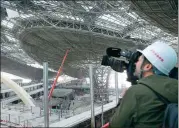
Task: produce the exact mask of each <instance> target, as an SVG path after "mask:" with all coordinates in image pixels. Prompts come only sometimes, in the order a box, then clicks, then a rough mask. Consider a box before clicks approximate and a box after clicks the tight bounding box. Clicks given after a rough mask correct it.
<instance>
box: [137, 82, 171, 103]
mask: <svg viewBox="0 0 179 128" xmlns="http://www.w3.org/2000/svg"><path fill="white" fill-rule="evenodd" d="M140 84H141V83H140ZM142 85H144V86H146V87H148V88H149V89H150V90H152V91H153V92H154V93H155V95H156V96H157V97H158V98H159V99H160V100H161V101H162V102H163V103H165V104H169V103H170V102H169V101H168V100H167V99H166V98H165V97H163V96H162V95H160V94H159V93H158V92H156V91H155V90H153V89H152V88H151V87H150V86H148V85H146V84H143V83H142Z"/></svg>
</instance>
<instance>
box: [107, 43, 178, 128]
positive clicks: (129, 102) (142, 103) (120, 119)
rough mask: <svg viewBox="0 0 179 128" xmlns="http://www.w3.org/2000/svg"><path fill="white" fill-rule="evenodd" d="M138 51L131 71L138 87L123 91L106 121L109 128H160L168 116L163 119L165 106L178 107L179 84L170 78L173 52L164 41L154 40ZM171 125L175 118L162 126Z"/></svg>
mask: <svg viewBox="0 0 179 128" xmlns="http://www.w3.org/2000/svg"><path fill="white" fill-rule="evenodd" d="M137 52H138V53H140V56H139V57H138V60H137V61H136V62H135V69H134V72H133V75H134V76H135V77H137V78H138V81H137V84H136V85H133V86H131V87H130V88H129V89H128V90H127V91H126V93H125V95H124V97H123V99H122V102H121V104H120V106H119V107H118V108H117V110H116V113H115V114H114V116H113V118H112V120H111V121H110V122H109V127H110V128H132V127H135V128H160V127H162V126H163V124H164V123H163V120H164V118H169V116H170V115H169V116H167V117H164V116H166V115H167V114H166V113H165V112H166V108H168V107H167V105H168V104H171V103H176V104H177V107H178V81H177V80H176V79H173V78H170V77H169V73H170V71H171V70H172V69H173V68H174V67H175V66H176V64H177V54H176V52H175V51H174V49H173V48H172V47H170V46H169V45H167V44H166V43H165V42H162V41H157V42H155V43H153V44H151V45H149V46H148V47H147V48H145V49H144V50H143V51H141V50H137ZM176 104H175V105H176ZM170 110H171V109H170ZM174 110H175V109H173V110H172V111H174ZM174 113H175V114H176V112H174ZM172 116H173V115H172ZM172 119H173V118H172ZM177 120H178V113H177ZM173 122H174V119H173V120H172V121H171V120H170V122H167V121H165V123H166V124H165V125H167V126H168V127H170V126H171V123H173ZM169 123H170V124H169ZM175 123H177V124H172V125H173V126H174V127H176V125H178V122H175Z"/></svg>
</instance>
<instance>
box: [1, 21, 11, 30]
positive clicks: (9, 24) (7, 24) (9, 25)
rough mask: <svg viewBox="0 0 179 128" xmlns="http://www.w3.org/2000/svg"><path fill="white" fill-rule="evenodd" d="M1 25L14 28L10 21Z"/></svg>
mask: <svg viewBox="0 0 179 128" xmlns="http://www.w3.org/2000/svg"><path fill="white" fill-rule="evenodd" d="M1 25H3V26H6V27H8V28H10V29H11V28H13V27H14V24H13V23H11V22H9V21H7V20H2V22H1Z"/></svg>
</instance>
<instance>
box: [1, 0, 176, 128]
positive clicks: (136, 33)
mask: <svg viewBox="0 0 179 128" xmlns="http://www.w3.org/2000/svg"><path fill="white" fill-rule="evenodd" d="M157 40H163V41H165V42H167V43H168V44H167V45H169V46H171V47H172V48H173V49H174V50H175V52H176V53H177V54H178V1H177V0H117V1H108V0H101V1H76V0H73V1H70V0H67V1H65V0H61V1H51V0H47V1H46V0H44V1H42V0H40V1H37V0H2V1H1V93H0V98H1V122H0V125H1V127H24V128H25V127H28V128H32V127H61V128H64V127H71V128H102V127H103V126H104V125H105V124H106V123H108V122H109V121H110V120H111V118H112V116H113V114H114V113H115V111H116V108H117V107H118V105H119V103H120V101H121V100H122V98H123V96H124V92H125V91H126V90H127V89H128V88H129V87H131V86H132V84H133V81H130V79H129V78H128V75H129V74H128V69H127V68H123V66H121V67H120V68H119V66H118V65H115V66H113V67H112V64H110V63H112V61H111V62H109V60H108V63H109V64H104V61H103V60H104V58H105V55H106V54H108V53H109V49H110V48H118V50H119V49H120V51H124V53H125V52H126V57H125V56H123V57H121V58H119V57H118V56H116V57H118V59H117V60H119V61H120V64H122V63H124V64H128V62H130V60H129V59H126V58H127V57H128V56H127V53H134V52H135V51H136V49H141V50H143V49H144V48H146V47H147V46H149V45H150V44H152V43H153V42H155V41H157ZM128 51H129V52H128ZM121 54H122V53H121ZM121 56H122V55H121ZM177 58H178V57H177ZM116 63H117V61H116ZM177 65H178V63H177ZM177 65H176V68H177V73H178V66H177ZM10 75H12V76H14V78H11V77H10ZM15 76H17V77H15ZM177 76H178V75H177ZM24 79H27V80H28V82H23V80H24ZM177 79H178V77H177ZM106 128H107V127H106Z"/></svg>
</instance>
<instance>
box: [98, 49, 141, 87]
mask: <svg viewBox="0 0 179 128" xmlns="http://www.w3.org/2000/svg"><path fill="white" fill-rule="evenodd" d="M106 54H107V55H105V56H103V59H102V62H101V65H104V66H110V67H111V68H112V69H113V70H115V71H116V72H123V71H124V70H127V81H129V82H131V83H132V84H136V81H137V80H138V78H137V77H135V76H134V75H133V74H134V71H135V63H136V62H137V60H138V57H139V56H140V55H141V53H139V52H137V51H136V52H132V51H128V50H121V49H120V48H113V47H110V48H107V49H106ZM120 57H124V58H125V60H126V61H127V62H126V61H125V60H118V59H117V58H120Z"/></svg>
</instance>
